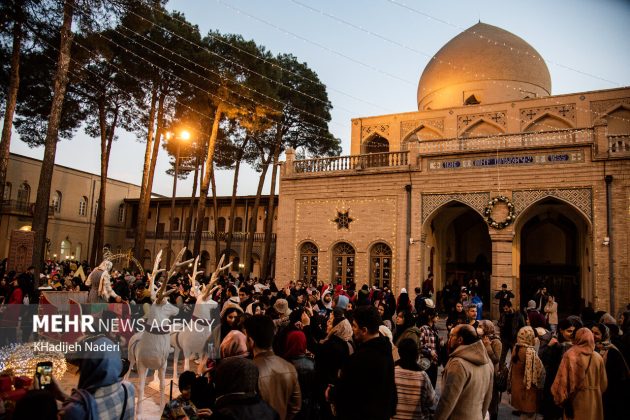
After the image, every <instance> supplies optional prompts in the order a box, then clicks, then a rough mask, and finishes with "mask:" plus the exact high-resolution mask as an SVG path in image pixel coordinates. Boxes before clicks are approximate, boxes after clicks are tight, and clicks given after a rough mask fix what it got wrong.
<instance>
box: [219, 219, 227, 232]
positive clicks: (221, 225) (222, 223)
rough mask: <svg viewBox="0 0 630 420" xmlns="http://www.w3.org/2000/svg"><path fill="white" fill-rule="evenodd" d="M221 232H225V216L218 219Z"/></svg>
mask: <svg viewBox="0 0 630 420" xmlns="http://www.w3.org/2000/svg"><path fill="white" fill-rule="evenodd" d="M217 224H218V227H217V228H218V229H219V232H225V217H219V220H218V221H217Z"/></svg>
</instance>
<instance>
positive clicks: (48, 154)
mask: <svg viewBox="0 0 630 420" xmlns="http://www.w3.org/2000/svg"><path fill="white" fill-rule="evenodd" d="M74 7H75V0H66V1H65V2H64V6H63V24H62V25H61V44H60V46H59V58H58V61H57V69H56V71H55V80H54V84H53V86H54V88H53V89H54V91H53V92H54V93H53V98H52V103H51V106H50V115H49V117H48V127H47V130H46V141H45V146H44V158H43V160H42V166H41V171H40V174H39V183H38V186H37V200H36V202H35V212H34V214H33V230H34V231H35V243H34V245H33V266H34V267H35V279H39V272H40V270H41V267H42V263H43V261H44V247H45V246H46V229H47V227H48V208H49V201H50V187H51V183H52V177H53V169H54V167H55V155H56V152H57V140H58V135H59V123H60V121H61V110H62V107H63V100H64V98H65V96H66V87H67V85H68V70H69V68H70V47H71V45H72V38H73V34H72V18H73V13H74Z"/></svg>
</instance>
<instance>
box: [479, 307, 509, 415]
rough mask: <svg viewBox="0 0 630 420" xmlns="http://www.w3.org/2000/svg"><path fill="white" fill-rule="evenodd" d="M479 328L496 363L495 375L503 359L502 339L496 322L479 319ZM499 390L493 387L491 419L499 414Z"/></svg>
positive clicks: (482, 340)
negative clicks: (497, 331) (495, 327)
mask: <svg viewBox="0 0 630 420" xmlns="http://www.w3.org/2000/svg"><path fill="white" fill-rule="evenodd" d="M479 328H480V329H481V332H482V335H481V342H482V343H483V345H484V347H485V348H486V352H487V353H488V357H489V358H490V360H491V361H492V364H493V365H494V372H495V375H496V373H497V372H499V360H501V350H502V349H503V346H502V344H501V340H500V339H499V337H498V336H497V335H496V333H495V329H494V324H493V323H492V321H490V320H488V319H483V320H481V321H479ZM499 402H500V398H499V391H498V390H497V389H496V387H493V388H492V401H490V407H489V408H488V413H489V414H490V420H496V419H497V417H498V415H499Z"/></svg>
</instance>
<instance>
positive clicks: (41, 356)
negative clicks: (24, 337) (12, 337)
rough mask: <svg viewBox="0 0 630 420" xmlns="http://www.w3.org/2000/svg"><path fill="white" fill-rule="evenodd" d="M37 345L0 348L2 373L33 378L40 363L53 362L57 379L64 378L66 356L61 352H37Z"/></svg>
mask: <svg viewBox="0 0 630 420" xmlns="http://www.w3.org/2000/svg"><path fill="white" fill-rule="evenodd" d="M35 344H36V343H26V344H10V345H8V346H4V347H2V348H0V371H2V372H3V373H9V374H11V375H13V376H26V377H29V378H32V377H33V376H34V375H35V369H36V368H37V364H38V363H39V362H51V361H52V364H53V375H54V376H55V378H57V379H60V378H61V377H63V375H64V374H65V373H66V370H67V365H66V358H65V356H64V354H63V353H62V352H59V351H36V350H35Z"/></svg>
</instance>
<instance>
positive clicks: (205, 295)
mask: <svg viewBox="0 0 630 420" xmlns="http://www.w3.org/2000/svg"><path fill="white" fill-rule="evenodd" d="M224 259H225V254H223V256H221V259H220V260H219V264H217V269H216V270H214V273H212V277H211V278H210V282H209V283H208V285H207V286H206V288H205V290H204V292H203V298H204V299H207V298H208V295H209V294H210V292H211V290H210V288H211V287H212V286H213V285H214V283H216V282H217V280H219V274H221V271H223V270H225V269H227V268H230V267H231V266H232V263H229V264H227V265H225V266H222V264H223V260H224ZM212 290H214V289H212Z"/></svg>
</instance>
